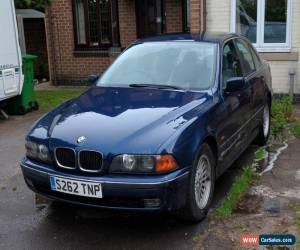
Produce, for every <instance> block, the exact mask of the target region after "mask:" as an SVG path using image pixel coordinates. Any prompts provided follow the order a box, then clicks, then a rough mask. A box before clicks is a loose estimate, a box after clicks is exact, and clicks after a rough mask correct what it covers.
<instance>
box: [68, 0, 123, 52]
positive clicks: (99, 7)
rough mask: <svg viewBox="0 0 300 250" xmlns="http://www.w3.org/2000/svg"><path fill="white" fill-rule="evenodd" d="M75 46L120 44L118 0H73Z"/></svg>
mask: <svg viewBox="0 0 300 250" xmlns="http://www.w3.org/2000/svg"><path fill="white" fill-rule="evenodd" d="M73 4H74V5H73V9H74V27H75V48H76V49H77V50H99V49H100V50H101V49H105V48H108V47H112V46H119V25H118V18H117V17H118V13H117V12H118V9H117V0H73Z"/></svg>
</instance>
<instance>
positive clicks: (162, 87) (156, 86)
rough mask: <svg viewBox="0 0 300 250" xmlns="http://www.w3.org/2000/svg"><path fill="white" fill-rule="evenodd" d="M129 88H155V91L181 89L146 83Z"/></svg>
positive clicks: (132, 85)
mask: <svg viewBox="0 0 300 250" xmlns="http://www.w3.org/2000/svg"><path fill="white" fill-rule="evenodd" d="M129 87H133V88H156V89H180V90H182V88H180V87H177V86H173V85H166V84H148V83H132V84H130V85H129Z"/></svg>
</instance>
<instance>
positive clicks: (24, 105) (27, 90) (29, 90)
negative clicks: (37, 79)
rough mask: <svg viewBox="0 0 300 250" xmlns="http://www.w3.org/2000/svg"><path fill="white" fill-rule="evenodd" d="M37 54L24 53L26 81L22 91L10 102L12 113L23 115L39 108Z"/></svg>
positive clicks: (9, 110)
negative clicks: (35, 80)
mask: <svg viewBox="0 0 300 250" xmlns="http://www.w3.org/2000/svg"><path fill="white" fill-rule="evenodd" d="M36 59H37V56H34V55H29V54H25V55H22V62H23V74H24V83H23V89H22V93H21V95H19V96H16V97H14V98H12V99H11V100H10V101H9V103H8V112H9V113H10V114H17V115H23V114H25V113H27V112H29V111H31V110H38V108H39V105H38V103H37V101H36V98H35V92H34V84H33V77H34V72H33V69H34V63H35V61H36Z"/></svg>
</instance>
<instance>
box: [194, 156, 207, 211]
mask: <svg viewBox="0 0 300 250" xmlns="http://www.w3.org/2000/svg"><path fill="white" fill-rule="evenodd" d="M194 190H195V199H196V204H197V206H198V207H199V208H200V209H204V208H205V207H206V206H207V203H208V199H209V195H210V190H211V166H210V161H209V159H208V157H207V155H205V154H203V155H201V156H200V159H199V161H198V164H197V169H196V175H195V184H194Z"/></svg>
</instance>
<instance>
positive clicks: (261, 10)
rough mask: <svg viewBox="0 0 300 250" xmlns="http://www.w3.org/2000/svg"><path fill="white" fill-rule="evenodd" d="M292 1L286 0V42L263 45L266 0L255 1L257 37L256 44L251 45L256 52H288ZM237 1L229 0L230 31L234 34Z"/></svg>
mask: <svg viewBox="0 0 300 250" xmlns="http://www.w3.org/2000/svg"><path fill="white" fill-rule="evenodd" d="M292 1H293V0H287V20H286V42H285V43H264V28H265V25H264V24H265V7H266V0H257V36H256V43H252V44H253V46H254V47H255V48H256V50H257V51H258V52H290V51H291V47H292V34H291V33H292ZM236 5H237V0H231V21H230V31H231V32H236V17H237V16H236Z"/></svg>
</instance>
